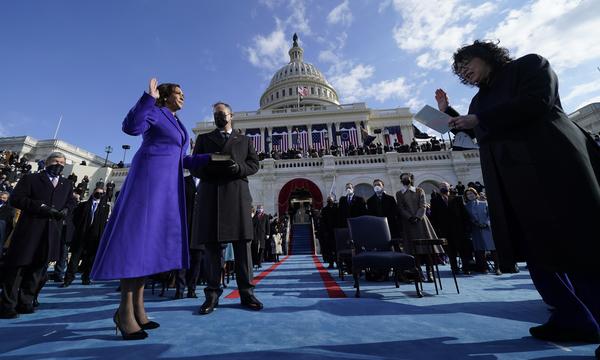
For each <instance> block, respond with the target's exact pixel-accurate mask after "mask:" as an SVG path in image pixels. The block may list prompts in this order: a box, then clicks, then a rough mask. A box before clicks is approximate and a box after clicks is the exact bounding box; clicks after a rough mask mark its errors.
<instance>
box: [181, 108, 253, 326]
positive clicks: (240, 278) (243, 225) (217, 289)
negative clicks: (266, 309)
mask: <svg viewBox="0 0 600 360" xmlns="http://www.w3.org/2000/svg"><path fill="white" fill-rule="evenodd" d="M213 112H214V119H215V124H216V126H217V128H216V129H215V130H214V131H212V132H210V133H207V134H201V135H198V138H197V139H196V145H195V146H194V154H203V153H213V154H214V153H221V154H223V157H227V156H230V159H223V158H221V159H218V158H213V160H211V162H209V164H208V165H207V166H206V167H204V168H201V169H197V170H194V171H192V174H193V175H194V176H196V177H198V178H200V184H199V185H198V193H197V195H196V202H195V207H194V224H193V230H192V248H200V247H201V246H204V247H205V257H204V260H205V262H206V265H205V270H206V278H207V279H206V280H207V287H206V288H205V289H204V293H205V296H206V301H205V302H204V304H202V306H201V307H200V310H199V313H200V314H209V313H211V312H212V311H213V310H214V309H215V307H216V306H217V305H218V303H219V296H221V293H222V292H223V290H222V289H221V284H220V279H221V271H222V269H223V249H224V247H225V245H226V244H227V243H232V244H233V252H234V256H235V273H236V282H237V286H238V290H239V292H240V300H241V303H242V305H243V306H245V307H248V308H250V309H252V310H261V309H262V307H263V305H262V303H261V302H260V301H258V299H257V298H256V297H255V296H254V285H253V284H252V282H251V281H252V278H253V274H252V254H251V251H250V242H251V241H252V239H253V237H254V231H253V227H252V217H251V214H250V209H251V207H252V196H251V195H250V188H249V186H248V176H250V175H253V174H255V173H256V172H257V171H258V167H259V162H258V156H257V155H256V151H255V149H254V145H253V144H252V142H251V141H250V139H249V138H248V137H246V136H244V135H242V134H240V133H239V132H238V131H235V130H234V129H233V127H232V124H231V119H232V117H233V114H232V111H231V107H230V106H229V105H227V104H225V103H217V104H215V105H214V106H213Z"/></svg>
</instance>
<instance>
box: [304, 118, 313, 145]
mask: <svg viewBox="0 0 600 360" xmlns="http://www.w3.org/2000/svg"><path fill="white" fill-rule="evenodd" d="M308 147H309V148H311V147H313V142H312V124H308ZM304 150H308V149H304Z"/></svg>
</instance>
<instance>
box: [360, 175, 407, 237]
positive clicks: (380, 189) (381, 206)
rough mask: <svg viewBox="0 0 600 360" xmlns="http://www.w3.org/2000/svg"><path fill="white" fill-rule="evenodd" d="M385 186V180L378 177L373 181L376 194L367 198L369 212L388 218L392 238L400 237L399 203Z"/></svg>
mask: <svg viewBox="0 0 600 360" xmlns="http://www.w3.org/2000/svg"><path fill="white" fill-rule="evenodd" d="M384 186H385V185H384V183H383V180H379V179H376V180H374V181H373V190H374V191H375V194H374V195H373V196H371V197H370V198H369V199H368V200H367V213H368V214H369V215H372V216H379V217H385V218H387V221H388V226H389V228H390V234H391V235H392V238H399V237H400V230H399V229H398V222H399V219H398V204H397V203H396V199H394V197H393V196H391V195H388V194H386V193H385V190H384Z"/></svg>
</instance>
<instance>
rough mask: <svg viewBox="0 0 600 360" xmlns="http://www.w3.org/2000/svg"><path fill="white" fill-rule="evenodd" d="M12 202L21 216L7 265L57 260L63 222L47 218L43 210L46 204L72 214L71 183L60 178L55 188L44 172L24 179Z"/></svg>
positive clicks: (73, 200) (36, 263)
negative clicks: (41, 209)
mask: <svg viewBox="0 0 600 360" xmlns="http://www.w3.org/2000/svg"><path fill="white" fill-rule="evenodd" d="M9 201H10V204H11V205H12V206H13V207H15V208H17V209H20V210H21V215H20V217H19V221H18V222H17V225H16V227H15V230H14V233H13V236H12V241H11V244H10V246H9V248H8V250H7V251H8V252H7V255H6V258H5V260H6V261H5V265H6V266H10V267H17V266H27V265H42V264H47V263H48V262H50V261H56V260H58V258H59V256H60V249H61V243H60V242H61V230H62V226H63V224H62V220H55V219H53V218H48V216H46V215H43V214H42V213H41V212H40V208H41V206H42V204H46V205H48V206H50V207H54V208H55V209H57V210H63V209H67V210H68V211H72V210H73V207H74V206H75V198H74V197H73V184H72V183H71V181H69V180H67V179H65V178H62V177H61V178H59V181H58V185H56V187H54V186H53V185H52V182H51V181H50V179H49V178H48V174H47V173H46V172H45V171H42V172H40V173H37V174H30V175H25V176H24V177H22V178H21V180H19V182H18V183H17V186H15V189H14V190H13V192H12V194H11V196H10V200H9Z"/></svg>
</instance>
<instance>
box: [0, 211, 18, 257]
mask: <svg viewBox="0 0 600 360" xmlns="http://www.w3.org/2000/svg"><path fill="white" fill-rule="evenodd" d="M14 217H15V208H13V207H12V206H10V204H4V205H2V206H0V257H2V247H3V246H4V241H6V238H8V235H10V233H11V231H12V229H13V219H14Z"/></svg>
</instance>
